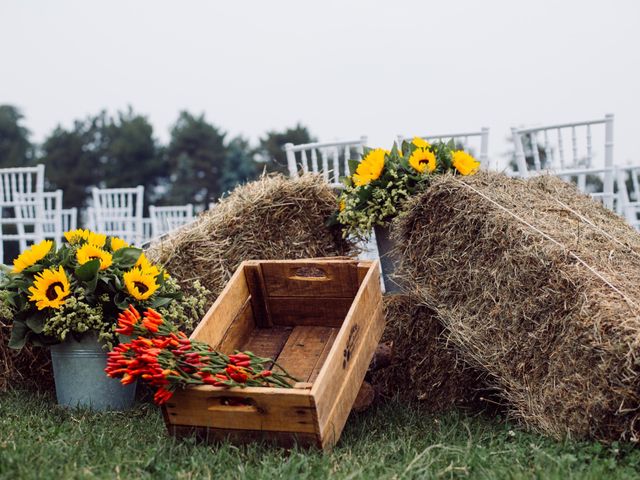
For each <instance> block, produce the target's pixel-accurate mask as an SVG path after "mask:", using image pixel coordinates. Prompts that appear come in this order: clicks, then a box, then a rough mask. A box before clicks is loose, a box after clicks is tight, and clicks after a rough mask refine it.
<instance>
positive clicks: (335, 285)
mask: <svg viewBox="0 0 640 480" xmlns="http://www.w3.org/2000/svg"><path fill="white" fill-rule="evenodd" d="M315 274H319V275H322V276H310V275H315ZM262 276H263V278H264V283H265V287H266V290H267V295H268V296H269V297H316V298H317V297H342V298H351V299H353V297H354V296H355V294H356V292H357V291H358V267H357V262H356V261H346V262H344V261H343V262H330V261H302V260H301V261H297V262H264V263H263V264H262Z"/></svg>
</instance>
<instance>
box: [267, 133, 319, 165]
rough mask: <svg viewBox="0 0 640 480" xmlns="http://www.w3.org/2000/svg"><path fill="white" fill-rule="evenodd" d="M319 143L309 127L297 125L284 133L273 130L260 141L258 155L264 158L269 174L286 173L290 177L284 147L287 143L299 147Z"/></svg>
mask: <svg viewBox="0 0 640 480" xmlns="http://www.w3.org/2000/svg"><path fill="white" fill-rule="evenodd" d="M315 141H317V140H316V139H315V138H314V137H312V136H311V134H310V133H309V130H308V129H307V127H304V126H302V125H301V124H299V123H298V124H297V125H296V126H295V127H293V128H287V129H286V130H284V131H282V132H278V131H275V130H271V131H269V132H267V134H266V135H265V137H264V138H261V139H260V145H259V146H258V154H259V155H260V157H262V159H263V160H262V162H263V163H264V166H265V167H266V170H267V172H269V173H270V172H277V173H284V174H285V175H288V173H289V169H288V168H287V155H286V153H285V151H284V146H285V144H287V143H293V144H294V145H299V144H303V143H311V142H315Z"/></svg>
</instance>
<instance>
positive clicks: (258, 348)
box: [238, 327, 293, 358]
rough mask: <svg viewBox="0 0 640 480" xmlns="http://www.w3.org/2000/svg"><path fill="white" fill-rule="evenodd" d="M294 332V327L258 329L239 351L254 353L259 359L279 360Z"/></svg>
mask: <svg viewBox="0 0 640 480" xmlns="http://www.w3.org/2000/svg"><path fill="white" fill-rule="evenodd" d="M292 331H293V328H292V327H273V328H256V329H255V330H253V331H252V332H251V334H250V335H249V338H248V339H247V341H246V342H245V343H244V344H243V345H242V348H239V349H238V350H242V351H245V352H252V353H253V354H254V355H257V356H259V357H266V358H277V357H278V355H280V352H281V351H282V347H284V344H285V343H287V340H288V338H289V335H291V332H292Z"/></svg>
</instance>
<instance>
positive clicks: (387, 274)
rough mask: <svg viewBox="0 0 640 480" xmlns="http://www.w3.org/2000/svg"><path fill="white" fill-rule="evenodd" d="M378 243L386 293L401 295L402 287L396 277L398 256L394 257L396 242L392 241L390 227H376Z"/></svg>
mask: <svg viewBox="0 0 640 480" xmlns="http://www.w3.org/2000/svg"><path fill="white" fill-rule="evenodd" d="M374 231H375V233H376V243H377V245H378V254H379V255H380V268H381V269H382V280H383V281H384V291H385V293H400V292H402V285H401V284H400V283H398V278H397V277H396V276H395V275H394V274H395V271H396V265H397V264H398V258H397V256H395V255H393V253H394V247H395V242H394V241H393V240H392V239H391V236H390V233H391V232H390V229H389V227H380V226H375V227H374Z"/></svg>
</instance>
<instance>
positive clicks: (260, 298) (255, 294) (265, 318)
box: [242, 262, 273, 327]
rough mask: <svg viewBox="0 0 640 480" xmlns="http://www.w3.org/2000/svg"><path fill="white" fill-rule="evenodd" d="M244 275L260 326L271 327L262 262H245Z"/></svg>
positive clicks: (256, 320)
mask: <svg viewBox="0 0 640 480" xmlns="http://www.w3.org/2000/svg"><path fill="white" fill-rule="evenodd" d="M242 266H243V269H244V275H245V278H246V279H247V287H248V288H249V293H250V294H251V305H252V307H253V312H254V319H255V322H256V325H257V326H258V327H270V326H272V325H273V322H272V321H271V314H270V312H269V305H268V303H267V298H266V297H267V296H266V290H265V285H264V278H263V277H262V268H261V266H260V262H243V263H242Z"/></svg>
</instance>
